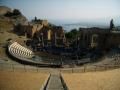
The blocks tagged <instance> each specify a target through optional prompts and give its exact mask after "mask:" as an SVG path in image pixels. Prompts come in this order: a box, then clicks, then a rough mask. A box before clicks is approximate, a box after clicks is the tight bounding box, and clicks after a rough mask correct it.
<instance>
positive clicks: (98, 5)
mask: <svg viewBox="0 0 120 90" xmlns="http://www.w3.org/2000/svg"><path fill="white" fill-rule="evenodd" d="M0 5H1V6H2V5H5V6H8V7H10V8H12V9H14V8H17V9H19V10H20V11H21V12H22V13H23V14H24V15H25V16H26V17H27V18H28V19H32V18H34V17H35V16H36V17H38V18H41V19H48V20H51V21H52V20H53V21H55V20H56V21H57V20H58V21H67V22H94V23H95V22H99V23H107V22H109V21H110V19H112V18H113V19H114V21H115V23H116V24H120V0H0Z"/></svg>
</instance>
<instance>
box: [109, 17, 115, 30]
mask: <svg viewBox="0 0 120 90" xmlns="http://www.w3.org/2000/svg"><path fill="white" fill-rule="evenodd" d="M114 27H115V25H114V23H113V19H111V21H110V30H112V29H113V28H114Z"/></svg>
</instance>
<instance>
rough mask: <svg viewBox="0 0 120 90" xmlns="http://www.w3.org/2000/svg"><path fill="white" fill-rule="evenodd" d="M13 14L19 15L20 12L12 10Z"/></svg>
mask: <svg viewBox="0 0 120 90" xmlns="http://www.w3.org/2000/svg"><path fill="white" fill-rule="evenodd" d="M13 14H14V15H21V12H20V11H19V10H18V9H14V10H13Z"/></svg>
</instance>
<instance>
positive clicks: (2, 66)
mask: <svg viewBox="0 0 120 90" xmlns="http://www.w3.org/2000/svg"><path fill="white" fill-rule="evenodd" d="M117 68H120V65H109V64H103V65H84V66H81V67H74V68H48V67H47V68H46V67H41V66H39V65H36V66H30V65H22V64H10V63H9V64H6V63H0V71H4V70H7V71H11V72H15V71H24V72H31V71H33V72H43V73H44V72H45V73H51V72H52V70H54V69H57V70H58V71H59V72H60V73H83V72H95V71H104V70H111V69H117Z"/></svg>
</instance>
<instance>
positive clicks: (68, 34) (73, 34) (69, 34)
mask: <svg viewBox="0 0 120 90" xmlns="http://www.w3.org/2000/svg"><path fill="white" fill-rule="evenodd" d="M77 33H78V31H77V30H76V29H72V30H71V31H70V32H66V33H65V36H66V38H67V39H69V40H74V39H75V38H76V35H77Z"/></svg>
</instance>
